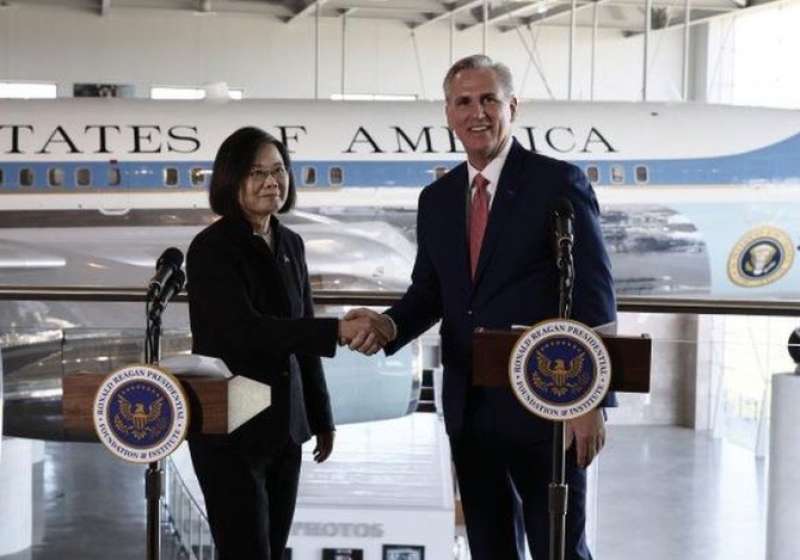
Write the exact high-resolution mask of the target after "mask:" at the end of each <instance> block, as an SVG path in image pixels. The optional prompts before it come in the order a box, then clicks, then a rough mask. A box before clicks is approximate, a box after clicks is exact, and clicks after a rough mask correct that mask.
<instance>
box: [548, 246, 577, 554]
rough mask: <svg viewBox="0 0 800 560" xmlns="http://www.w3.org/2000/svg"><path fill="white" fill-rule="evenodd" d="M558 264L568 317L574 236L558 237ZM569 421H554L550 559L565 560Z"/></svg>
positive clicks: (561, 304) (563, 312) (562, 310)
mask: <svg viewBox="0 0 800 560" xmlns="http://www.w3.org/2000/svg"><path fill="white" fill-rule="evenodd" d="M556 252H557V254H556V267H557V268H558V278H559V282H558V317H559V319H569V316H570V314H571V312H572V286H573V282H574V279H575V269H574V267H573V262H572V236H570V235H563V236H558V237H557V238H556ZM566 426H567V425H566V422H564V421H563V420H562V421H556V422H554V423H553V462H552V469H553V470H552V478H551V480H552V482H550V485H549V487H548V504H549V510H550V560H564V537H565V529H566V526H565V525H566V517H567V496H568V493H569V488H568V487H567V483H566V475H565V471H564V442H565V435H566Z"/></svg>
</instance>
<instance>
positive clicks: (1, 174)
mask: <svg viewBox="0 0 800 560" xmlns="http://www.w3.org/2000/svg"><path fill="white" fill-rule="evenodd" d="M2 184H3V169H2V168H0V185H2Z"/></svg>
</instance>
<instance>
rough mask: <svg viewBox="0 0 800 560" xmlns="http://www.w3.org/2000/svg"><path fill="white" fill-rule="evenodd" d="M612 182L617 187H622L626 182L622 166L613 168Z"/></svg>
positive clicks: (613, 166)
mask: <svg viewBox="0 0 800 560" xmlns="http://www.w3.org/2000/svg"><path fill="white" fill-rule="evenodd" d="M611 182H612V183H614V184H615V185H621V184H622V183H624V182H625V168H624V167H622V166H621V165H612V166H611Z"/></svg>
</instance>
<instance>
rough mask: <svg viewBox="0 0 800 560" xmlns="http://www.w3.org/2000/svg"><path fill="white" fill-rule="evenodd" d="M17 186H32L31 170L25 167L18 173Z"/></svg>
mask: <svg viewBox="0 0 800 560" xmlns="http://www.w3.org/2000/svg"><path fill="white" fill-rule="evenodd" d="M19 184H20V185H22V186H23V187H32V186H33V170H32V169H30V168H28V167H25V168H23V169H20V171H19Z"/></svg>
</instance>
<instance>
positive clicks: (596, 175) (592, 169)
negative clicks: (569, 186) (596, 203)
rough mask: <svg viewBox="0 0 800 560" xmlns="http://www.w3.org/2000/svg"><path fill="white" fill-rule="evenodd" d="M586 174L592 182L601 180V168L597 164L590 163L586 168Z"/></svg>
mask: <svg viewBox="0 0 800 560" xmlns="http://www.w3.org/2000/svg"><path fill="white" fill-rule="evenodd" d="M586 176H587V177H588V178H589V182H590V183H598V182H600V170H599V169H598V168H597V166H596V165H590V166H589V167H587V168H586Z"/></svg>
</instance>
